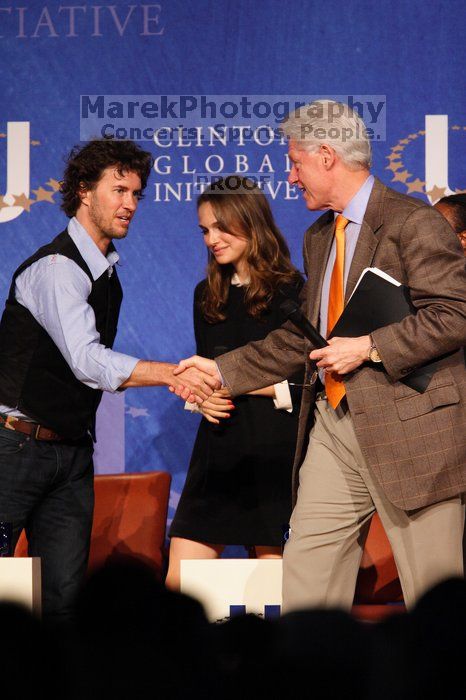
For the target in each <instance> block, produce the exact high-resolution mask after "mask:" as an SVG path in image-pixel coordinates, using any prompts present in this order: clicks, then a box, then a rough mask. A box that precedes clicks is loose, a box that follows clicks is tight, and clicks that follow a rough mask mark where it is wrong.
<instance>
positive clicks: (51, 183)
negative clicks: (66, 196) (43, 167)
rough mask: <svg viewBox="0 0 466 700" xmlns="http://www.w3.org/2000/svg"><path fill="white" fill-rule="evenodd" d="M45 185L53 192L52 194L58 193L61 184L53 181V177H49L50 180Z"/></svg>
mask: <svg viewBox="0 0 466 700" xmlns="http://www.w3.org/2000/svg"><path fill="white" fill-rule="evenodd" d="M45 184H46V185H48V186H49V187H51V188H52V190H54V192H58V190H59V189H60V185H61V182H59V181H58V180H54V179H53V177H51V178H50V180H49V181H48V182H46V183H45Z"/></svg>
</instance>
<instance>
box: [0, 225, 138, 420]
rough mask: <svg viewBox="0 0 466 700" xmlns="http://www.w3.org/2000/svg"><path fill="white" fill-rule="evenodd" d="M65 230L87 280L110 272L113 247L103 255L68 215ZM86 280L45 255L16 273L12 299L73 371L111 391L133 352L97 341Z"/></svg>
mask: <svg viewBox="0 0 466 700" xmlns="http://www.w3.org/2000/svg"><path fill="white" fill-rule="evenodd" d="M68 233H69V235H70V237H71V239H72V240H73V242H74V243H75V245H76V247H77V248H78V250H79V252H80V253H81V255H82V257H83V258H84V260H85V262H86V264H87V266H88V268H89V270H90V272H91V275H92V278H93V280H96V279H98V278H99V277H100V276H101V275H102V274H104V273H105V272H107V274H108V275H109V276H111V275H112V273H113V266H114V265H115V264H116V263H117V262H118V260H119V255H118V253H117V252H116V251H112V252H110V253H108V255H107V256H105V255H103V253H102V252H101V251H100V250H99V248H98V247H97V246H96V244H95V243H94V241H93V240H92V238H91V237H90V236H89V234H88V233H87V232H86V230H85V229H84V228H83V226H82V225H81V224H80V223H79V221H78V220H77V219H76V218H75V217H73V218H72V219H71V220H70V222H69V224H68ZM91 289H92V284H91V281H90V279H89V277H88V275H87V274H86V273H85V272H84V271H83V270H82V269H81V268H80V267H79V265H77V264H76V263H75V262H74V261H73V260H70V259H69V258H67V257H65V256H64V255H58V254H56V255H48V256H47V257H45V258H41V259H40V260H38V261H36V262H35V263H33V264H32V265H30V266H29V267H28V268H27V269H26V270H24V272H22V273H21V274H20V275H19V276H18V277H17V278H16V287H15V294H16V300H17V301H18V303H19V304H21V305H22V306H25V307H26V308H27V309H28V310H29V311H30V312H31V314H32V315H33V316H34V318H35V319H36V321H38V323H40V325H41V326H42V327H43V328H44V329H45V330H46V331H47V333H48V334H49V336H50V337H51V338H52V340H53V342H54V343H55V345H56V346H57V348H58V349H59V350H60V352H61V354H62V355H63V357H64V358H65V360H66V361H67V363H68V364H69V366H70V368H71V370H72V372H73V374H74V376H75V377H76V378H77V379H79V381H81V382H83V384H86V385H87V386H89V387H91V388H92V389H100V390H102V391H110V392H112V393H113V392H115V391H116V390H117V389H118V387H119V386H120V385H121V384H122V383H123V382H124V381H126V379H128V377H129V376H130V375H131V373H132V371H133V369H134V368H135V366H136V364H137V362H138V361H139V360H138V359H137V358H135V357H131V356H129V355H124V354H123V353H120V352H115V351H114V350H110V349H109V348H106V347H105V346H104V345H102V344H101V342H100V335H99V333H98V332H97V329H96V326H95V315H94V311H93V309H92V307H91V306H90V305H89V304H88V301H87V299H88V297H89V294H90V293H91ZM0 413H5V414H9V415H12V416H16V417H19V418H21V417H25V416H24V415H23V414H22V413H20V412H19V411H18V410H17V409H16V407H8V406H1V405H0Z"/></svg>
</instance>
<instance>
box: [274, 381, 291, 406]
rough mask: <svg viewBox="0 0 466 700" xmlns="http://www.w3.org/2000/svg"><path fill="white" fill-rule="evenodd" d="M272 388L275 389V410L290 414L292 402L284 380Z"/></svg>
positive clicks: (288, 388)
mask: <svg viewBox="0 0 466 700" xmlns="http://www.w3.org/2000/svg"><path fill="white" fill-rule="evenodd" d="M273 388H274V389H275V398H274V399H273V403H274V406H275V408H277V409H279V410H283V411H287V412H288V413H291V412H292V411H293V402H292V400H291V394H290V386H289V384H288V381H287V380H286V379H285V380H284V381H283V382H279V383H278V384H274V385H273Z"/></svg>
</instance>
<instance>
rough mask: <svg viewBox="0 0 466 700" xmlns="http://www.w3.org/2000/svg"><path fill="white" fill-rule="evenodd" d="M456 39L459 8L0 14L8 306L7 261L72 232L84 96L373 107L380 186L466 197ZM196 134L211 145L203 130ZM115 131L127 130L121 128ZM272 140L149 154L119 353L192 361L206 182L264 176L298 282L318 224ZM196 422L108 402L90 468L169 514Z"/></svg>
mask: <svg viewBox="0 0 466 700" xmlns="http://www.w3.org/2000/svg"><path fill="white" fill-rule="evenodd" d="M464 35H465V15H464V12H463V2H461V0H459V1H458V2H456V1H455V0H449V1H447V2H437V1H436V0H433V1H431V2H429V3H426V2H421V1H419V0H410V1H409V2H407V1H405V2H402V1H400V0H391V1H390V2H386V1H385V0H381V1H380V2H378V3H373V2H370V1H368V0H358V2H356V1H354V0H353V2H348V0H344V1H340V0H328V1H327V2H326V3H325V4H323V3H322V2H317V1H316V2H313V1H312V0H300V1H299V2H297V1H290V2H283V0H262V1H261V2H250V1H247V0H236V2H231V3H222V2H218V1H214V0H191V1H188V0H186V1H183V0H170V1H168V0H159V2H158V3H152V4H151V3H148V2H146V3H140V2H136V1H134V2H133V3H126V2H121V1H120V0H113V2H112V4H107V3H105V1H104V0H103V1H102V2H101V3H100V4H99V5H95V4H94V3H87V2H84V1H82V0H81V1H80V2H79V5H71V4H68V5H67V6H66V7H64V6H63V5H62V4H61V3H60V2H52V1H49V2H45V1H44V2H42V1H41V0H35V1H34V2H32V1H31V0H29V1H28V0H23V1H22V2H13V1H12V0H10V2H8V0H3V2H2V4H1V6H0V52H1V56H0V60H1V66H2V72H1V77H2V79H1V86H0V90H1V95H2V99H1V102H0V110H1V116H0V158H1V168H0V192H1V193H3V196H2V197H0V223H1V224H2V225H1V226H0V233H1V251H2V257H1V259H0V296H1V297H2V298H4V297H5V295H6V292H7V287H8V284H9V280H10V277H11V273H12V271H13V270H14V269H15V267H16V266H17V264H18V263H19V262H20V261H21V260H23V259H24V258H25V257H26V256H27V255H29V254H30V253H31V252H33V251H34V250H35V249H36V248H37V247H38V246H39V245H41V244H42V243H44V242H46V241H48V240H50V239H51V238H52V237H53V236H54V235H55V234H56V233H57V232H59V231H60V230H62V229H63V228H64V227H65V225H66V219H65V217H64V215H63V214H62V213H61V211H60V209H59V206H58V202H59V197H58V195H57V193H56V190H57V187H58V180H59V179H60V177H61V175H62V170H63V157H64V155H65V154H66V153H67V151H69V149H70V148H71V146H72V145H73V144H75V143H77V142H79V141H80V138H81V136H83V135H84V136H85V135H88V134H89V133H90V132H89V129H90V130H91V131H92V129H93V130H94V131H93V133H98V132H96V129H97V128H98V127H99V124H98V123H97V122H95V123H94V122H92V123H91V124H90V126H89V124H88V121H86V114H85V110H84V108H83V104H84V103H83V100H82V98H81V96H99V95H102V96H105V95H116V96H118V95H133V96H138V95H139V96H146V97H145V98H144V100H146V101H148V100H150V96H161V95H171V96H176V95H178V96H180V95H197V96H202V95H206V96H207V95H208V96H213V97H214V98H215V96H217V97H216V98H215V99H217V100H218V101H219V102H221V100H222V98H221V97H220V96H222V95H239V96H248V95H255V96H260V95H267V96H268V97H267V100H268V101H269V102H270V101H271V100H273V99H275V100H279V97H278V96H289V95H293V96H295V95H317V96H319V95H322V96H324V95H327V96H332V95H335V96H336V95H338V96H347V97H349V96H355V95H359V96H361V95H362V96H367V100H368V101H370V100H372V103H373V104H380V101H382V107H381V113H380V119H379V124H378V126H380V127H381V133H382V135H381V137H380V138H379V139H377V140H376V141H375V143H374V172H375V173H376V174H377V175H378V176H379V177H380V178H381V179H382V180H383V181H384V182H385V183H387V184H390V183H392V184H393V186H394V187H396V188H397V189H399V190H400V191H402V192H408V193H411V194H413V195H414V196H418V197H421V198H428V199H429V200H430V201H432V202H433V201H435V200H436V199H438V198H439V197H440V196H441V195H442V194H443V193H445V192H447V193H449V192H453V191H457V190H458V191H459V190H462V189H464V188H465V187H466V177H465V165H464V164H465V162H466V159H465V145H466V115H465V97H464V75H465V65H464V60H463V58H462V55H463V54H462V48H461V47H462V46H463V44H464ZM273 96H276V97H275V98H274V97H273ZM380 96H382V97H381V98H380ZM93 99H94V102H92V101H91V102H90V103H89V101H88V102H87V103H86V104H88V105H89V104H95V98H93ZM133 99H134V100H136V101H137V100H138V98H137V97H135V98H133ZM144 100H143V101H144ZM441 115H443V116H441ZM88 116H89V110H88ZM93 116H94V117H95V116H96V114H94V115H93ZM113 116H115V115H113ZM168 116H170V115H168ZM177 116H178V115H177ZM364 116H366V117H367V116H368V113H367V112H366V113H365V115H364ZM105 117H106V118H105V120H104V121H103V122H101V123H100V122H99V123H100V125H102V124H105V123H108V121H109V118H107V115H105ZM170 119H171V122H170V123H172V122H173V123H176V118H171V117H170ZM170 119H169V121H170ZM111 121H112V120H111V119H110V122H111ZM142 121H144V123H146V122H147V121H149V122H150V121H151V120H150V118H149V119H148V120H147V119H145V120H144V119H143V120H142ZM152 121H153V120H152ZM188 121H189V123H188V126H191V127H192V126H198V127H200V128H201V130H204V131H202V134H203V136H205V135H206V134H207V133H208V132H207V131H206V129H207V124H208V123H211V122H207V121H205V120H204V121H203V120H202V118H200V117H199V118H198V115H191V118H190V120H188ZM214 122H215V120H214ZM123 123H124V124H126V126H128V125H129V126H131V125H132V124H133V123H136V122H135V121H134V120H132V119H130V118H126V120H123V121H118V120H116V121H115V120H114V126H115V125H116V126H118V124H123ZM229 123H230V125H233V126H238V125H239V124H242V125H243V126H244V125H245V124H247V119H242V120H241V122H239V121H235V119H234V118H233V119H230V120H229ZM260 123H261V120H260V119H256V120H255V122H254V124H255V126H256V127H257V126H258V125H259V126H260ZM266 123H268V120H267V119H265V120H264V124H266ZM157 124H158V125H160V122H157ZM385 127H386V131H385V132H384V128H385ZM115 128H116V127H115ZM28 129H29V133H28ZM86 129H87V131H86ZM198 133H200V132H198ZM238 133H239V132H238ZM269 133H270V132H269V131H267V129H263V130H262V132H258V133H257V139H256V141H257V142H251V141H246V142H245V143H241V142H240V140H239V139H238V138H237V139H236V141H235V140H233V141H229V142H227V143H224V142H222V140H221V139H220V138H214V139H213V142H212V143H210V142H209V141H208V140H207V141H202V142H199V143H196V142H191V144H190V145H189V144H188V145H187V143H186V142H183V141H182V142H177V141H176V140H174V141H173V142H170V141H167V140H166V141H165V142H162V140H159V142H158V143H155V142H154V141H153V140H147V141H144V142H141V145H142V146H143V147H145V148H147V149H148V150H150V151H151V152H152V153H153V155H154V158H159V160H158V161H156V162H157V166H156V171H154V173H153V174H152V175H151V179H150V181H149V185H148V188H147V191H146V192H147V196H146V199H145V201H144V202H143V203H142V204H141V205H140V209H139V211H138V213H137V216H136V219H135V221H134V223H133V224H132V225H131V230H130V233H129V236H128V238H127V240H125V241H122V242H121V243H120V244H119V246H118V248H119V252H120V254H121V263H122V264H121V267H120V278H121V281H122V284H123V287H124V292H125V300H124V305H123V310H122V316H121V321H120V326H119V333H118V338H117V344H116V348H117V349H118V350H121V351H124V352H127V353H129V354H133V355H135V356H137V357H142V358H152V359H158V360H172V361H174V360H178V359H180V358H182V357H184V356H187V355H189V354H191V353H192V352H193V351H194V342H193V333H192V320H191V315H192V292H193V289H194V286H195V284H196V283H197V282H198V281H199V280H200V279H201V278H202V277H203V274H204V272H203V271H204V266H205V261H206V254H205V249H204V247H203V243H202V237H201V235H200V233H199V230H198V228H197V222H196V213H195V203H194V198H195V197H194V195H193V194H192V188H193V182H194V180H195V178H196V177H197V176H198V175H199V173H206V172H207V173H208V172H209V170H210V171H219V172H223V173H229V172H233V171H234V170H235V169H236V168H238V167H240V168H242V169H243V170H245V171H247V172H248V173H253V174H255V173H260V174H261V175H263V176H264V177H265V176H266V175H267V177H268V179H269V185H268V189H266V191H267V192H268V193H269V196H271V203H272V206H273V210H274V213H275V215H276V219H277V222H278V224H279V226H280V227H281V229H282V231H283V232H284V234H285V235H286V237H287V239H288V241H289V243H290V247H291V249H292V253H293V259H294V261H295V263H296V265H297V266H298V267H301V265H302V261H301V241H302V234H303V231H304V230H305V228H306V227H307V226H308V225H309V224H310V223H311V222H312V221H313V219H314V218H315V215H312V214H310V213H309V212H308V211H307V210H306V209H305V206H304V204H303V202H302V201H300V198H299V194H298V193H297V192H295V191H294V190H293V189H291V190H290V189H289V188H288V189H287V186H286V183H285V181H286V175H287V173H286V167H287V163H286V158H285V153H286V146H285V145H284V144H283V143H280V142H274V143H268V138H267V135H268V134H269ZM211 156H214V158H211V159H210V160H208V158H209V157H211ZM238 156H239V158H238ZM160 157H161V158H160ZM264 159H265V161H264ZM206 161H207V162H206ZM28 164H30V172H28ZM194 170H195V171H196V172H193V171H194ZM167 185H169V186H167ZM426 192H427V194H426ZM193 197H194V198H193ZM197 421H198V419H197V418H196V417H195V416H192V415H190V414H188V413H186V412H184V411H183V410H182V405H181V403H180V402H179V400H177V399H175V398H174V397H173V396H171V395H170V394H169V393H168V391H166V390H165V389H144V390H130V391H127V392H126V393H125V394H124V396H120V397H110V399H108V400H107V401H106V402H105V403H104V405H103V407H102V411H101V415H100V421H99V444H98V449H97V460H96V461H97V467H98V470H99V471H122V470H126V471H142V470H149V469H165V470H168V471H170V472H171V474H172V476H173V493H172V499H171V505H170V508H171V513H170V515H172V514H173V509H174V507H175V506H176V502H177V499H178V495H179V493H180V491H181V488H182V484H183V480H184V476H185V473H186V468H187V465H188V461H189V455H190V450H191V447H192V443H193V440H194V435H195V431H196V428H197Z"/></svg>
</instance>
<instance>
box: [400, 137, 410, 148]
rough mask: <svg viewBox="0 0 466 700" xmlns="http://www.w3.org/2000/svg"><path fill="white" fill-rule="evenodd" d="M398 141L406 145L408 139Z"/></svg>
mask: <svg viewBox="0 0 466 700" xmlns="http://www.w3.org/2000/svg"><path fill="white" fill-rule="evenodd" d="M400 143H402V144H404V145H405V146H407V145H408V143H409V139H400Z"/></svg>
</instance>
